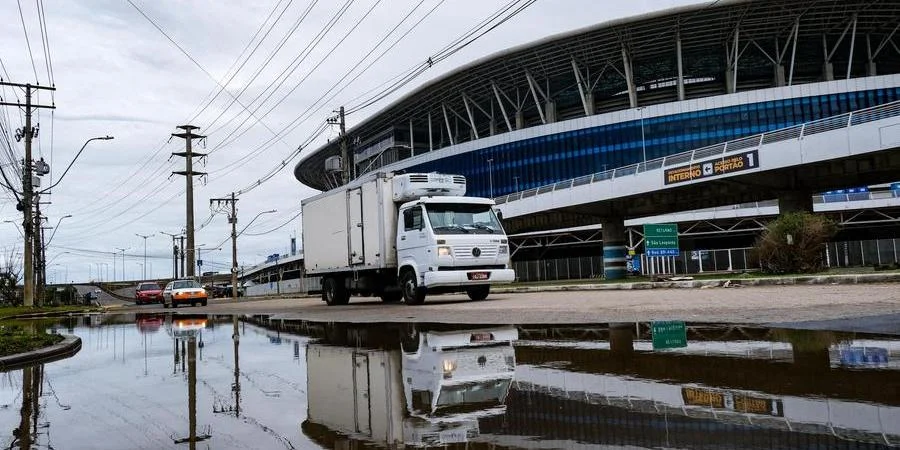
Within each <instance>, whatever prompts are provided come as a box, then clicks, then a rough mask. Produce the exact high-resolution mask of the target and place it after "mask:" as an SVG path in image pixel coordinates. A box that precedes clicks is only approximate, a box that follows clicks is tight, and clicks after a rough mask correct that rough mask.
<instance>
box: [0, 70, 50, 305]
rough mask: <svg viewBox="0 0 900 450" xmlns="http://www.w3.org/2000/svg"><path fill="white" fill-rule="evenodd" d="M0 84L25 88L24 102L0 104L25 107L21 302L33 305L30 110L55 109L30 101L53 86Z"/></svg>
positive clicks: (20, 132) (32, 131)
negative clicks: (23, 241)
mask: <svg viewBox="0 0 900 450" xmlns="http://www.w3.org/2000/svg"><path fill="white" fill-rule="evenodd" d="M0 86H10V87H17V88H23V89H25V104H24V105H23V104H21V103H19V102H15V103H12V102H4V101H0V106H18V107H20V108H25V127H24V128H23V129H20V130H16V137H19V138H21V137H24V138H25V164H24V168H23V169H24V170H23V171H22V202H21V203H22V206H21V210H22V212H23V213H24V219H23V220H22V225H23V226H22V234H23V235H24V236H25V248H24V250H23V251H22V253H23V258H24V262H23V265H24V266H25V267H24V269H25V281H24V283H25V287H24V289H23V293H22V297H23V298H22V304H23V305H24V306H34V261H33V257H34V254H33V252H34V248H33V244H34V241H33V239H34V229H33V227H32V217H33V216H32V211H31V202H32V200H34V199H33V198H32V197H33V195H34V186H33V185H32V183H33V180H32V172H31V163H32V161H31V140H32V139H34V138H35V137H36V135H37V130H36V129H35V128H33V127H32V126H31V112H32V109H34V108H46V109H55V108H56V105H34V104H32V103H31V95H32V91H34V90H47V91H55V90H56V88H55V87H51V86H37V85H32V84H18V83H9V82H6V81H2V80H0Z"/></svg>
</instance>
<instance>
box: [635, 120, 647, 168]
mask: <svg viewBox="0 0 900 450" xmlns="http://www.w3.org/2000/svg"><path fill="white" fill-rule="evenodd" d="M637 110H638V111H639V112H640V113H641V153H643V155H644V164H646V163H647V145H646V144H645V140H644V107H643V106H640V107H638V108H637ZM645 169H646V167H645Z"/></svg>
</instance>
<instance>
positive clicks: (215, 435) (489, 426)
mask: <svg viewBox="0 0 900 450" xmlns="http://www.w3.org/2000/svg"><path fill="white" fill-rule="evenodd" d="M49 328H50V331H51V332H58V333H64V334H75V335H77V336H79V337H81V339H82V349H81V351H79V352H78V353H77V354H76V355H75V356H72V357H70V358H66V359H62V360H58V361H54V362H50V363H45V364H41V365H37V366H31V367H26V368H22V369H16V370H11V371H9V372H6V373H0V427H2V431H0V439H3V440H2V444H3V446H4V447H7V448H108V449H123V448H154V449H156V448H264V449H274V448H286V449H292V448H297V449H306V448H310V449H315V448H327V449H354V448H382V447H394V448H396V447H400V446H404V445H405V446H407V447H440V448H485V449H488V448H490V449H495V448H499V449H505V448H598V447H604V446H606V447H626V448H812V447H818V448H836V447H837V448H885V447H887V448H890V447H898V446H900V337H898V336H884V335H872V334H857V333H842V332H829V331H804V330H787V329H770V328H760V327H742V326H735V325H704V324H690V323H689V324H685V323H683V322H654V323H647V322H641V323H616V324H591V325H582V326H574V325H573V326H553V327H542V326H533V325H528V326H510V325H504V326H484V325H477V326H450V325H437V324H416V325H409V324H335V323H315V322H305V321H294V320H281V319H278V318H275V317H265V316H254V317H249V316H248V317H232V316H199V315H198V316H189V315H177V316H172V315H163V314H159V315H155V314H138V315H134V314H132V315H118V316H99V315H93V316H85V317H75V318H67V319H60V321H58V322H55V323H53V325H52V326H50V327H49Z"/></svg>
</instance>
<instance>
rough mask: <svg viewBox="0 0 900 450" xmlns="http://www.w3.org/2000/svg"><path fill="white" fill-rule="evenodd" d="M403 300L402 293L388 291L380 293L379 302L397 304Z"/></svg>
mask: <svg viewBox="0 0 900 450" xmlns="http://www.w3.org/2000/svg"><path fill="white" fill-rule="evenodd" d="M400 300H403V293H402V292H400V291H388V292H382V293H381V301H382V302H384V303H397V302H399V301H400Z"/></svg>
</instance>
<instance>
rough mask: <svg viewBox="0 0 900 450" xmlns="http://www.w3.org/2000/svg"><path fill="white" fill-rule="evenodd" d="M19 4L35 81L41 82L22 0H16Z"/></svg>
mask: <svg viewBox="0 0 900 450" xmlns="http://www.w3.org/2000/svg"><path fill="white" fill-rule="evenodd" d="M16 3H18V4H19V18H20V19H22V31H24V32H25V45H27V46H28V57H29V58H31V69H32V70H34V81H35V82H40V79H39V78H38V74H37V66H36V65H35V64H34V53H32V52H31V39H29V38H28V28H26V27H25V15H24V14H22V0H16Z"/></svg>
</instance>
